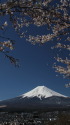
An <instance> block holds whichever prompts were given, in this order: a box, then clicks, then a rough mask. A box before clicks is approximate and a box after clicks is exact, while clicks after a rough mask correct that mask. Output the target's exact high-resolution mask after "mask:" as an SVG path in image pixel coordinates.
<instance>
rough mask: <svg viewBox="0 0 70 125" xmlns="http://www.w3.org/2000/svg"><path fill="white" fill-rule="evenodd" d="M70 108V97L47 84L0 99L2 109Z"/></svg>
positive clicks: (41, 109) (44, 109) (42, 109)
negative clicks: (6, 98) (46, 85)
mask: <svg viewBox="0 0 70 125" xmlns="http://www.w3.org/2000/svg"><path fill="white" fill-rule="evenodd" d="M57 109H58V110H61V109H62V110H63V109H65V110H66V109H70V98H69V97H66V96H64V95H62V94H59V93H57V92H55V91H52V90H51V89H48V88H47V87H45V86H38V87H36V88H35V89H33V90H31V91H30V92H27V93H25V94H22V95H20V96H18V97H16V98H13V99H8V100H4V101H0V111H38V110H39V111H48V110H57Z"/></svg>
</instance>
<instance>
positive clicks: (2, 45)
mask: <svg viewBox="0 0 70 125" xmlns="http://www.w3.org/2000/svg"><path fill="white" fill-rule="evenodd" d="M5 47H7V48H9V49H10V50H12V49H13V44H12V42H11V41H10V40H8V41H4V42H0V51H4V50H5Z"/></svg>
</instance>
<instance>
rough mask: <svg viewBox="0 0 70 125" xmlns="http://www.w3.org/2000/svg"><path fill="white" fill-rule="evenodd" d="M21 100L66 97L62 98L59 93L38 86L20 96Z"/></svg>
mask: <svg viewBox="0 0 70 125" xmlns="http://www.w3.org/2000/svg"><path fill="white" fill-rule="evenodd" d="M21 96H22V98H24V97H30V98H32V97H38V98H40V99H42V98H48V97H51V96H59V97H67V96H64V95H62V94H60V93H57V92H55V91H53V90H51V89H49V88H47V87H45V86H38V87H36V88H34V89H33V90H31V91H29V92H27V93H25V94H23V95H21Z"/></svg>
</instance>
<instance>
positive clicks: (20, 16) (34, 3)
mask: <svg viewBox="0 0 70 125" xmlns="http://www.w3.org/2000/svg"><path fill="white" fill-rule="evenodd" d="M0 15H1V16H4V15H9V17H10V21H11V23H12V26H13V28H14V29H15V31H16V32H17V33H18V34H19V36H20V37H21V38H22V37H25V38H26V39H27V41H29V42H31V43H32V44H36V43H42V44H43V43H46V42H50V41H51V40H54V39H55V38H56V40H59V41H60V40H62V41H61V42H62V43H60V42H59V43H57V45H56V46H54V47H53V48H58V49H59V48H65V49H67V50H70V45H69V41H70V0H57V1H56V0H54V1H53V0H17V1H16V0H8V1H7V2H5V3H1V4H0ZM30 25H35V26H37V27H42V26H44V25H45V27H46V34H45V35H38V34H37V35H36V36H32V35H28V32H27V31H25V30H24V27H26V28H28V27H29V26H30ZM6 26H8V22H7V21H5V23H4V24H3V27H6ZM48 30H49V32H51V33H48V32H47V31H48ZM64 36H65V37H64ZM63 38H64V41H66V45H65V44H63ZM67 42H68V45H67ZM4 47H9V48H10V49H13V47H12V44H11V43H5V44H4V43H1V44H0V50H1V51H2V50H4ZM56 60H57V61H58V62H61V63H65V64H66V65H67V67H66V68H64V67H61V66H55V69H56V71H58V72H59V73H60V74H64V75H65V76H70V66H69V65H70V60H69V59H67V58H66V59H65V60H63V59H61V58H59V57H58V58H57V59H56ZM66 62H67V63H66Z"/></svg>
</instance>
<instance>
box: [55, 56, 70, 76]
mask: <svg viewBox="0 0 70 125" xmlns="http://www.w3.org/2000/svg"><path fill="white" fill-rule="evenodd" d="M56 60H57V61H58V62H61V63H63V64H66V65H67V66H66V68H64V67H62V66H57V65H56V63H55V64H54V68H55V69H56V72H59V73H60V74H63V77H64V78H70V60H69V59H68V58H66V59H65V60H63V59H62V58H59V57H57V58H56Z"/></svg>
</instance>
